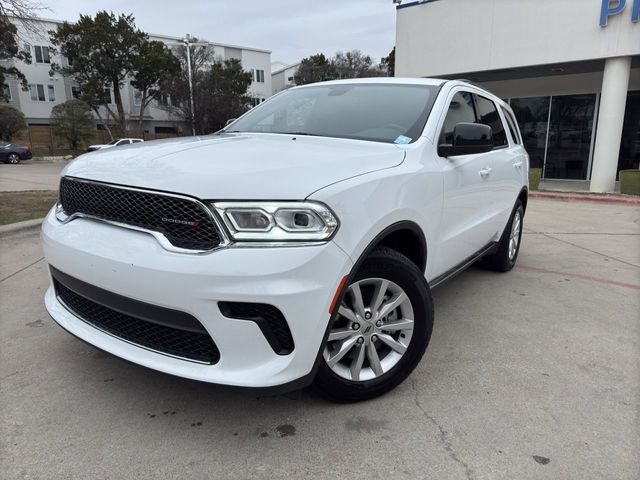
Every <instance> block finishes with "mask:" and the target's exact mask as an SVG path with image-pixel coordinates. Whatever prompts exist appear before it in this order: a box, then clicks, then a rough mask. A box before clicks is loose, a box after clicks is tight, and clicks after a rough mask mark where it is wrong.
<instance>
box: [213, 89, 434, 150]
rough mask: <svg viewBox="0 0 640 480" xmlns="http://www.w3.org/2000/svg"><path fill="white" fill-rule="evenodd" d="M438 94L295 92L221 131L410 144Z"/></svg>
mask: <svg viewBox="0 0 640 480" xmlns="http://www.w3.org/2000/svg"><path fill="white" fill-rule="evenodd" d="M436 92H437V87H435V86H430V85H394V84H386V85H380V84H378V85H376V84H335V85H319V86H313V87H304V88H293V89H291V90H287V91H285V92H283V93H281V94H278V95H277V96H275V97H273V98H271V99H269V101H268V102H264V103H261V104H260V105H258V106H257V107H255V108H254V109H252V110H251V111H249V112H248V113H247V114H246V115H244V116H243V117H242V118H240V119H238V120H236V121H235V122H233V123H231V124H230V125H229V126H228V127H227V128H225V129H224V131H226V132H263V133H286V134H296V135H318V136H323V137H337V138H352V139H357V140H370V141H376V142H385V143H393V142H395V141H397V142H398V143H408V142H411V141H415V140H417V139H418V137H420V135H421V134H422V129H423V128H424V124H425V122H426V120H427V116H428V115H429V112H430V110H431V106H432V105H433V101H434V99H435V96H436ZM403 137H406V138H403Z"/></svg>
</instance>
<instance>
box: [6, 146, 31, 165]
mask: <svg viewBox="0 0 640 480" xmlns="http://www.w3.org/2000/svg"><path fill="white" fill-rule="evenodd" d="M32 157H33V154H32V153H31V149H30V148H29V147H27V146H26V145H20V144H17V143H11V142H6V141H4V140H0V161H1V162H4V163H11V164H13V165H15V164H17V163H20V160H29V159H30V158H32Z"/></svg>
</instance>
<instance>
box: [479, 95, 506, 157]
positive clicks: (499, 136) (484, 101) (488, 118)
mask: <svg viewBox="0 0 640 480" xmlns="http://www.w3.org/2000/svg"><path fill="white" fill-rule="evenodd" d="M475 97H476V102H477V104H478V123H482V124H484V125H489V126H490V127H491V129H492V130H493V145H494V146H496V147H501V146H504V145H507V144H508V142H507V133H506V132H505V131H504V125H502V120H500V115H499V114H498V110H496V105H495V103H493V102H492V101H491V100H489V99H488V98H484V97H481V96H479V95H476V96H475Z"/></svg>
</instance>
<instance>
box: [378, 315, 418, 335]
mask: <svg viewBox="0 0 640 480" xmlns="http://www.w3.org/2000/svg"><path fill="white" fill-rule="evenodd" d="M380 330H384V331H385V332H397V331H399V330H413V320H409V319H407V318H403V319H400V320H396V321H394V322H389V323H384V324H382V326H381V327H380Z"/></svg>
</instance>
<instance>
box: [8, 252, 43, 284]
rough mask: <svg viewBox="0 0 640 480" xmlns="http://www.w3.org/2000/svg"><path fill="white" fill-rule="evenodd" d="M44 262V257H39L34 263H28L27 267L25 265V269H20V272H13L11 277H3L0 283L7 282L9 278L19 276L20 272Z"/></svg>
mask: <svg viewBox="0 0 640 480" xmlns="http://www.w3.org/2000/svg"><path fill="white" fill-rule="evenodd" d="M42 260H44V257H40V258H39V259H38V260H36V261H35V262H32V263H30V264H29V265H27V266H26V267H22V268H21V269H20V270H17V271H15V272H13V273H12V274H11V275H7V276H6V277H4V278H3V279H2V280H0V283H2V282H4V281H5V280H9V279H10V278H11V277H13V276H15V275H17V274H19V273H20V272H24V271H25V270H26V269H27V268H31V267H33V266H34V265H35V264H36V263H38V262H40V261H42Z"/></svg>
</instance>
